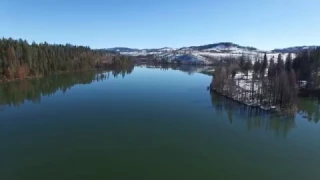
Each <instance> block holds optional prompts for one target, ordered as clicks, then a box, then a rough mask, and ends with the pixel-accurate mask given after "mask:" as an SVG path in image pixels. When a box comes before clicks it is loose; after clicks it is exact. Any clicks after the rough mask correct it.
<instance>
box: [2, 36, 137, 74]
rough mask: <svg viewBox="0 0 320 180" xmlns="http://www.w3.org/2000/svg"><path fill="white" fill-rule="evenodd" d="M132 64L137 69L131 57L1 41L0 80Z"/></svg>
mask: <svg viewBox="0 0 320 180" xmlns="http://www.w3.org/2000/svg"><path fill="white" fill-rule="evenodd" d="M128 64H129V65H133V62H132V60H131V59H130V58H129V57H127V56H120V55H118V54H110V53H109V52H107V51H105V50H93V49H90V48H89V47H86V46H74V45H71V44H66V45H59V44H48V43H46V42H45V43H40V44H36V43H34V42H33V43H31V44H29V43H28V42H27V41H25V40H22V39H19V40H14V39H11V38H9V39H5V38H2V39H0V80H12V79H16V78H17V79H24V78H26V77H29V76H43V75H48V74H52V73H58V72H67V71H77V70H88V69H93V68H97V67H107V66H123V65H128Z"/></svg>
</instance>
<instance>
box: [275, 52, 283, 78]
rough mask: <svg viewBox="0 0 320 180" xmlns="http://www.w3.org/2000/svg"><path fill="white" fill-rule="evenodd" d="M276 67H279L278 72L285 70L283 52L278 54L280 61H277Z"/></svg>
mask: <svg viewBox="0 0 320 180" xmlns="http://www.w3.org/2000/svg"><path fill="white" fill-rule="evenodd" d="M276 67H277V74H279V75H280V72H281V71H282V70H284V62H283V59H282V55H281V54H279V55H278V61H277V65H276Z"/></svg>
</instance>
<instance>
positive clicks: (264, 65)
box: [261, 53, 268, 75]
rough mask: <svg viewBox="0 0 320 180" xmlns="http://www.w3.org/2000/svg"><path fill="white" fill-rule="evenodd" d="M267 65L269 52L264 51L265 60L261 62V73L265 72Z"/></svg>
mask: <svg viewBox="0 0 320 180" xmlns="http://www.w3.org/2000/svg"><path fill="white" fill-rule="evenodd" d="M267 67H268V58H267V53H264V57H263V61H262V63H261V74H262V75H264V74H265V72H266V69H267Z"/></svg>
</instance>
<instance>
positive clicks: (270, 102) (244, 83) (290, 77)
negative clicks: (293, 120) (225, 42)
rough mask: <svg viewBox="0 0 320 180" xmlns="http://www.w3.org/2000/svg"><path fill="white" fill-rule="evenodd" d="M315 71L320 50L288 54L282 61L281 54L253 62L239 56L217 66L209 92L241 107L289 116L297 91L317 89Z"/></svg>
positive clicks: (317, 76)
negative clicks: (273, 110) (281, 111)
mask: <svg viewBox="0 0 320 180" xmlns="http://www.w3.org/2000/svg"><path fill="white" fill-rule="evenodd" d="M252 62H254V63H253V64H252ZM319 68H320V48H315V49H312V50H305V51H301V52H298V53H297V54H294V55H293V54H288V55H287V56H286V58H285V59H284V58H283V57H282V55H281V54H279V55H278V57H277V58H275V57H273V58H271V59H268V58H267V55H266V54H265V55H264V57H263V58H262V59H260V58H259V57H257V58H256V59H254V60H252V59H249V58H248V57H245V56H241V57H240V58H239V59H237V60H234V59H232V60H228V59H225V60H224V61H223V62H222V64H220V66H219V68H217V69H216V71H215V77H214V79H213V82H212V88H213V89H214V90H215V91H218V92H220V93H222V94H223V95H225V96H227V97H229V98H232V99H234V100H236V101H239V102H244V103H245V104H250V105H254V106H260V107H262V108H266V109H269V108H271V107H278V108H280V109H286V110H289V111H292V112H293V111H294V110H295V109H296V99H297V94H298V91H299V90H300V89H303V88H305V89H318V88H319V82H320V81H319ZM239 74H240V75H241V76H238V75H239Z"/></svg>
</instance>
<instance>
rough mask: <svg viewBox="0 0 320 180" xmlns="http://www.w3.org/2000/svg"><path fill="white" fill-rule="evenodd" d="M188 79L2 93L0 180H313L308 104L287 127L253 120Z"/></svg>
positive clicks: (76, 80) (162, 75) (314, 109)
mask: <svg viewBox="0 0 320 180" xmlns="http://www.w3.org/2000/svg"><path fill="white" fill-rule="evenodd" d="M191 71H192V70H190V69H183V71H179V70H177V69H176V70H173V69H158V68H146V67H135V68H134V69H130V70H121V71H113V72H109V73H107V72H105V73H102V74H101V73H99V74H97V73H95V72H81V73H80V72H78V73H70V74H62V75H55V76H50V77H46V78H43V79H34V80H29V81H21V82H14V83H7V84H0V179H1V180H27V179H30V180H38V179H39V180H44V179H46V180H47V179H48V180H70V179H72V180H73V179H75V180H80V179H83V180H88V179H92V180H94V179H159V180H163V179H183V180H186V179H191V180H196V179H199V180H200V179H205V180H206V179H246V180H248V179H259V180H261V179H268V180H269V179H272V180H274V179H279V180H282V179H290V180H293V179H308V180H309V179H320V171H319V170H320V169H319V167H320V125H319V123H318V120H319V115H320V113H319V106H318V103H317V102H316V101H311V100H302V101H301V102H300V103H299V107H300V108H301V111H300V113H297V114H296V115H295V116H294V117H288V118H279V117H277V116H273V115H268V114H263V113H258V112H256V111H255V110H250V109H246V108H244V107H239V106H238V105H235V104H233V103H230V102H229V101H228V100H226V99H224V98H222V97H220V96H218V95H215V94H210V92H209V91H207V86H208V85H209V83H210V82H211V77H210V76H207V75H203V74H199V73H191Z"/></svg>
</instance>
